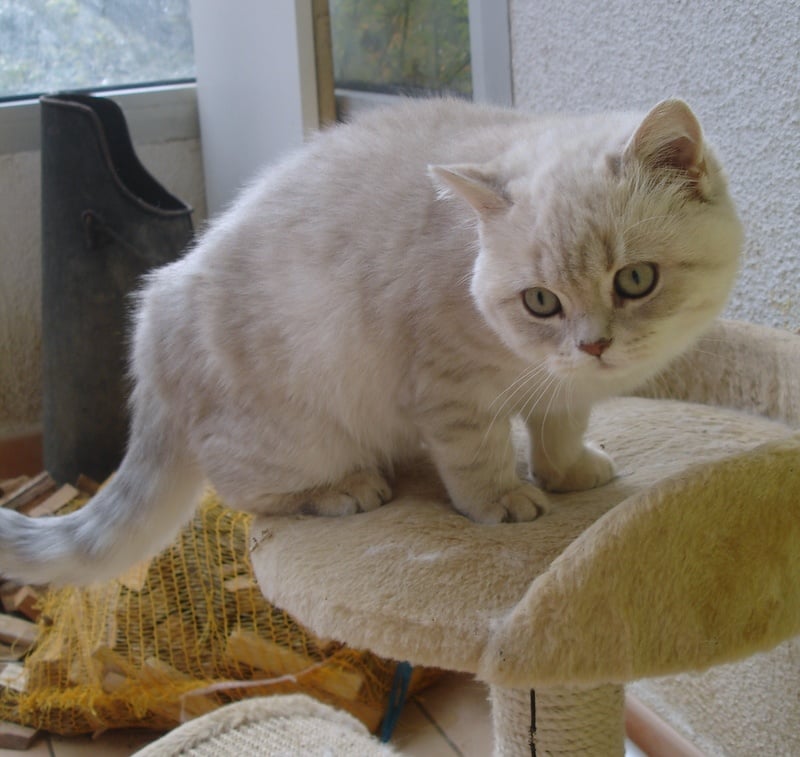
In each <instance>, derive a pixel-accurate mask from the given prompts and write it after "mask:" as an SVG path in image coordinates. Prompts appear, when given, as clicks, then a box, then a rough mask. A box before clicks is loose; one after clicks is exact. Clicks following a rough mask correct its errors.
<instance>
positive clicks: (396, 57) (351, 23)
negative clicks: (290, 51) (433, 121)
mask: <svg viewBox="0 0 800 757" xmlns="http://www.w3.org/2000/svg"><path fill="white" fill-rule="evenodd" d="M330 11H331V28H332V37H333V58H334V76H335V79H336V84H337V86H339V87H345V88H352V89H362V90H363V89H366V90H371V91H383V92H404V93H409V94H418V93H420V92H423V91H428V92H435V93H439V94H452V95H460V96H464V97H469V96H470V95H471V94H472V78H471V71H470V56H469V16H468V8H467V0H330Z"/></svg>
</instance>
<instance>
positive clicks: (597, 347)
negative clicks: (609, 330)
mask: <svg viewBox="0 0 800 757" xmlns="http://www.w3.org/2000/svg"><path fill="white" fill-rule="evenodd" d="M610 346H611V339H598V340H597V341H596V342H581V343H580V344H579V345H578V349H579V350H583V351H584V352H585V353H586V354H587V355H594V356H595V357H600V355H602V354H603V353H604V352H605V351H606V350H607V349H608V348H609V347H610Z"/></svg>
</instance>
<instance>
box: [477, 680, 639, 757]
mask: <svg viewBox="0 0 800 757" xmlns="http://www.w3.org/2000/svg"><path fill="white" fill-rule="evenodd" d="M490 698H491V702H492V730H493V731H494V734H495V745H494V753H495V757H543V756H544V755H559V757H571V756H573V755H588V754H603V755H608V757H613V755H622V754H624V752H625V730H624V715H623V708H624V702H625V696H624V691H623V688H622V686H615V685H608V686H597V687H592V688H585V689H570V688H552V687H551V688H548V687H542V688H538V689H530V690H529V689H507V688H505V687H503V686H491V687H490Z"/></svg>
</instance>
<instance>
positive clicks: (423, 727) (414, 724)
mask: <svg viewBox="0 0 800 757" xmlns="http://www.w3.org/2000/svg"><path fill="white" fill-rule="evenodd" d="M392 743H393V744H395V745H396V746H397V748H398V749H399V750H400V751H401V752H402V753H403V754H408V755H412V756H413V757H438V755H442V756H444V755H449V754H456V755H461V756H462V757H485V755H487V754H491V753H492V727H491V712H490V709H489V700H488V689H487V688H486V686H485V685H484V684H482V683H479V682H478V681H476V680H474V678H472V676H468V675H462V674H457V673H449V674H447V675H446V676H445V677H444V678H443V679H442V680H441V681H439V682H438V683H437V684H436V685H435V686H432V687H431V688H429V689H425V690H424V691H422V692H420V693H419V694H417V695H416V696H415V697H413V698H412V700H411V701H410V702H409V704H408V706H407V711H404V712H403V717H401V719H400V724H399V725H398V734H397V736H396V738H395V739H393V740H392Z"/></svg>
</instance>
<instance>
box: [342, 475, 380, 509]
mask: <svg viewBox="0 0 800 757" xmlns="http://www.w3.org/2000/svg"><path fill="white" fill-rule="evenodd" d="M334 488H335V489H336V490H337V491H339V492H341V493H343V494H345V495H346V496H348V497H350V498H351V499H352V500H353V501H354V502H355V503H356V506H357V510H356V512H360V513H366V512H369V511H370V510H377V509H378V508H379V507H380V506H381V505H385V504H386V503H387V502H388V501H389V500H390V499H391V498H392V489H391V487H390V486H389V484H388V483H387V481H386V479H385V478H384V477H383V476H382V475H381V474H380V473H379V472H378V471H377V470H375V469H368V470H359V471H356V472H355V473H351V474H350V475H349V476H346V477H345V478H343V479H342V480H341V481H340V482H339V483H338V484H336V486H335V487H334Z"/></svg>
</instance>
